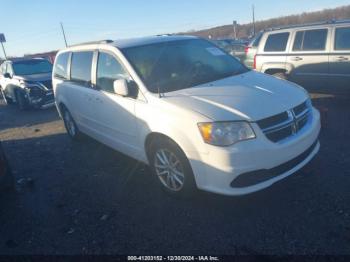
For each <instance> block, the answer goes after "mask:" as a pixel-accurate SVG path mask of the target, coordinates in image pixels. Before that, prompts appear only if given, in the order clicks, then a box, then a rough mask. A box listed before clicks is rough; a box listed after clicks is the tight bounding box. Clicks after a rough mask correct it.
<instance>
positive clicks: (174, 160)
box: [154, 149, 185, 191]
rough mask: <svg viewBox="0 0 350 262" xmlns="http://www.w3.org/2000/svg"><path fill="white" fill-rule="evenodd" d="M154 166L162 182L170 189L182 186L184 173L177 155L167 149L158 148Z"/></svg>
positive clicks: (175, 189) (177, 188)
mask: <svg viewBox="0 0 350 262" xmlns="http://www.w3.org/2000/svg"><path fill="white" fill-rule="evenodd" d="M154 167H155V170H156V173H157V175H158V178H159V180H160V181H161V182H162V184H163V185H164V186H165V187H166V188H168V189H170V190H171V191H179V190H181V189H182V188H183V186H184V182H185V175H184V172H183V167H182V164H181V162H180V160H179V159H178V157H177V156H176V155H175V154H174V153H172V152H170V151H169V150H167V149H159V150H158V151H157V152H156V154H155V159H154Z"/></svg>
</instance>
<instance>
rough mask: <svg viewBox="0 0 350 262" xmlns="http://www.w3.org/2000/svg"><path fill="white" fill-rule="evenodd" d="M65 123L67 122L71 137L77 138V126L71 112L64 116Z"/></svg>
mask: <svg viewBox="0 0 350 262" xmlns="http://www.w3.org/2000/svg"><path fill="white" fill-rule="evenodd" d="M64 122H66V127H67V131H68V133H69V134H70V135H71V136H75V124H74V122H73V119H72V117H71V115H70V113H69V112H67V111H66V112H65V114H64Z"/></svg>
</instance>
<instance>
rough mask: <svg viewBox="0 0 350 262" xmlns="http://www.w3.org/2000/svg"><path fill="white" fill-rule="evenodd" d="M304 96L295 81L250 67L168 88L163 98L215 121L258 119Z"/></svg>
mask: <svg viewBox="0 0 350 262" xmlns="http://www.w3.org/2000/svg"><path fill="white" fill-rule="evenodd" d="M307 98H308V95H307V92H306V91H305V90H304V89H302V88H301V87H299V86H297V85H296V84H293V83H291V82H288V81H283V80H280V79H277V78H275V77H272V76H269V75H265V74H262V73H257V72H255V71H249V72H247V73H245V74H241V75H237V76H232V77H229V78H225V79H221V80H218V81H214V82H210V83H206V84H203V85H199V86H196V87H191V88H187V89H183V90H178V91H173V92H169V93H166V94H165V95H164V98H162V99H166V100H167V101H168V102H170V103H173V104H175V105H177V106H180V107H181V108H187V109H188V110H192V111H195V112H198V113H200V114H202V115H205V116H207V117H209V118H210V119H212V120H214V121H232V120H247V121H257V120H260V119H263V118H266V117H269V116H272V115H275V114H278V113H281V112H283V111H286V110H288V109H291V108H293V107H295V106H297V105H299V104H301V103H302V102H304V101H305V100H306V99H307Z"/></svg>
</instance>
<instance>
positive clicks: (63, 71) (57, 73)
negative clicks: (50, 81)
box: [54, 53, 69, 79]
mask: <svg viewBox="0 0 350 262" xmlns="http://www.w3.org/2000/svg"><path fill="white" fill-rule="evenodd" d="M68 59H69V53H62V54H59V55H58V57H57V58H56V63H55V67H54V77H57V78H60V79H68V78H69V73H68Z"/></svg>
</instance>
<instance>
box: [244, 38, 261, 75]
mask: <svg viewBox="0 0 350 262" xmlns="http://www.w3.org/2000/svg"><path fill="white" fill-rule="evenodd" d="M262 35H263V32H259V33H258V34H257V35H256V36H255V37H253V39H252V40H251V41H250V42H249V43H248V44H247V45H246V47H245V49H244V52H245V56H244V59H243V63H244V64H245V65H246V66H247V67H249V68H253V69H254V68H255V65H254V62H255V60H254V59H255V55H256V51H257V47H258V46H259V43H260V40H261V37H262Z"/></svg>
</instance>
